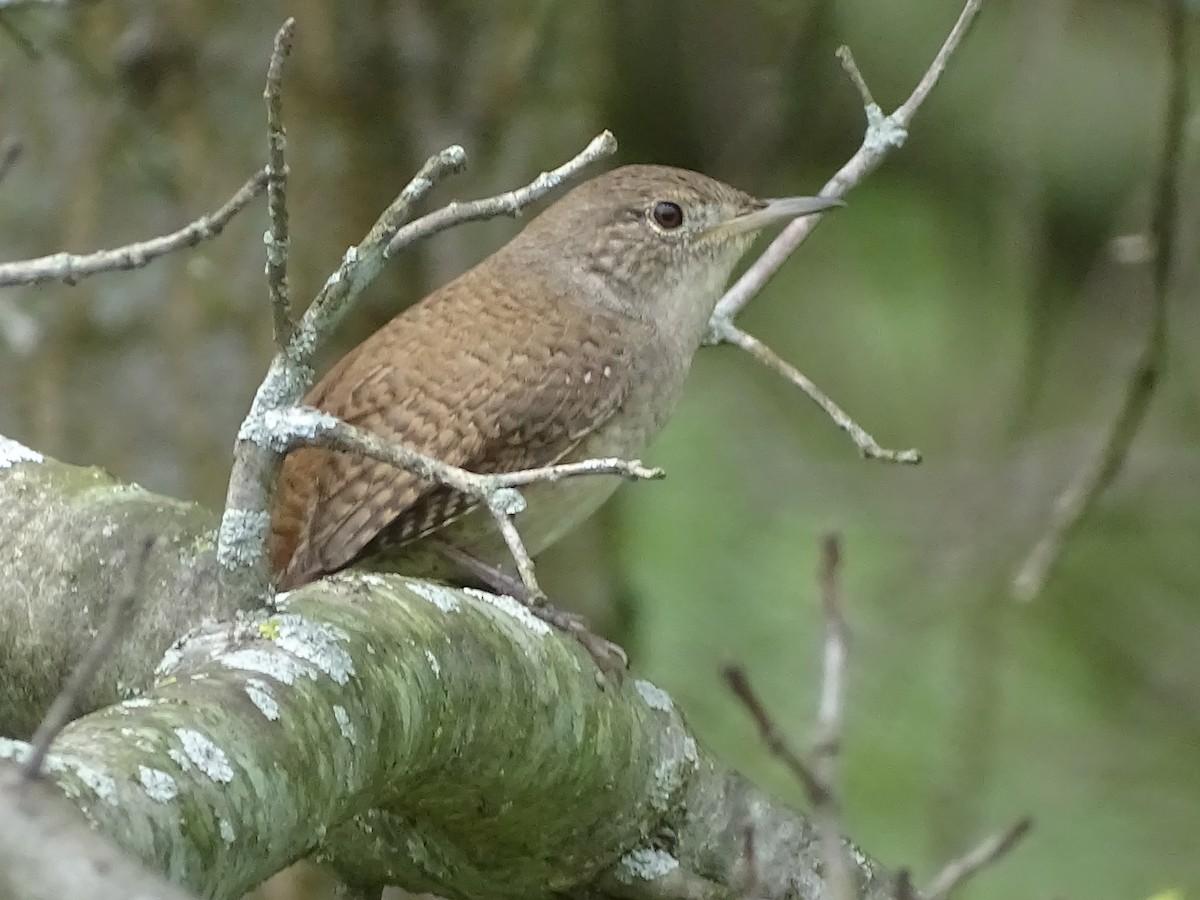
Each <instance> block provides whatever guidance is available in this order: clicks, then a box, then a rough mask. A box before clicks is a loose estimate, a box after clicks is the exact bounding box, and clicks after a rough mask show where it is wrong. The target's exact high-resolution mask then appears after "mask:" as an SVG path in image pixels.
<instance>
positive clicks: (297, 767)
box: [0, 439, 893, 898]
mask: <svg viewBox="0 0 1200 900" xmlns="http://www.w3.org/2000/svg"><path fill="white" fill-rule="evenodd" d="M6 461H7V465H6ZM215 525H216V517H215V516H214V515H212V514H211V513H209V512H207V511H204V510H200V509H198V508H196V507H194V506H191V505H189V504H184V503H180V502H177V501H173V500H168V499H165V498H162V497H156V496H154V495H153V494H150V493H149V492H146V491H144V490H142V489H140V488H136V487H131V486H128V485H123V484H120V483H118V482H116V481H114V480H113V479H111V478H110V477H108V476H106V475H104V474H102V473H99V472H97V471H95V470H89V469H79V468H75V467H71V466H66V465H63V464H61V463H57V462H54V461H52V460H46V459H41V458H39V457H37V456H36V454H32V453H30V452H29V451H25V450H24V448H20V447H19V445H15V444H12V442H7V443H6V442H4V441H3V439H0V582H2V583H3V584H4V585H5V587H6V589H5V590H4V591H3V592H0V618H2V620H3V621H4V622H6V623H12V624H11V625H10V627H8V628H6V629H4V630H3V631H2V632H0V660H3V663H2V664H0V729H3V731H4V732H5V733H8V734H13V735H24V734H27V733H29V732H30V731H31V730H32V727H33V725H34V724H35V723H36V722H37V720H38V718H39V716H40V714H41V712H42V711H43V710H44V709H45V708H46V707H47V706H48V705H49V702H50V700H51V698H52V697H53V695H54V693H55V692H56V691H57V689H58V687H59V685H60V684H61V683H62V681H63V680H64V679H65V677H66V675H67V674H68V672H69V670H70V668H71V666H72V664H73V662H74V660H76V659H78V658H79V657H80V656H81V655H82V652H83V650H84V649H85V648H86V646H87V644H88V643H89V641H90V639H91V635H92V634H93V633H94V632H95V631H96V630H97V629H98V627H99V625H100V623H102V622H103V617H104V615H105V612H106V606H107V598H109V597H116V596H119V595H120V592H121V590H122V588H123V586H124V585H125V584H126V583H127V580H126V579H127V574H128V573H127V572H125V571H124V570H123V565H122V563H121V561H122V560H123V559H126V558H130V559H132V558H134V557H133V554H134V553H135V552H137V551H138V549H139V548H140V547H141V546H142V543H143V542H144V539H145V537H146V536H147V535H148V534H150V535H157V536H159V537H161V538H162V540H160V542H159V544H158V546H157V547H156V549H155V550H154V551H153V552H152V554H151V557H150V559H149V562H148V564H147V569H146V572H145V574H144V584H145V585H146V590H145V596H144V597H143V598H142V600H141V610H140V615H139V617H138V620H137V623H136V625H135V626H134V628H133V629H132V631H131V634H130V636H129V639H127V640H126V641H125V642H124V643H123V645H122V646H121V647H120V648H118V650H117V651H116V652H115V653H114V654H113V656H112V659H111V660H110V661H109V662H108V663H107V664H106V666H105V668H104V670H103V671H102V673H101V676H100V677H99V678H98V679H97V684H96V685H95V687H94V688H93V690H92V691H91V692H90V694H89V695H88V696H87V697H86V698H85V702H84V704H83V705H84V707H85V710H86V711H88V714H87V715H84V716H83V717H81V718H79V719H77V720H75V721H74V722H72V723H71V724H70V725H68V726H67V728H66V729H65V730H64V731H63V732H62V734H61V735H59V737H58V738H57V739H56V740H55V741H54V743H53V744H52V746H51V750H50V756H49V758H48V760H47V767H46V770H47V775H48V776H49V777H50V778H51V779H52V780H53V782H54V783H55V784H57V785H58V787H59V789H60V790H61V791H62V792H63V793H64V794H65V795H66V796H67V797H68V798H69V799H70V800H71V801H73V802H74V803H75V804H76V805H77V806H78V807H79V809H80V810H81V811H82V812H83V813H84V815H85V816H86V817H87V818H88V819H89V820H90V821H91V823H92V824H93V825H94V826H95V827H96V828H97V829H98V830H99V831H100V832H101V833H102V834H104V835H107V836H108V837H109V838H110V839H112V840H113V841H115V842H116V843H118V844H119V845H120V846H122V847H123V848H125V849H126V850H127V851H129V852H130V853H132V854H133V855H135V856H137V857H140V858H141V859H142V860H143V861H144V862H145V864H146V865H147V867H148V868H149V869H150V870H151V871H154V872H158V873H161V874H163V875H164V876H166V877H167V879H168V880H170V881H172V882H174V883H176V884H179V885H182V886H184V887H186V888H188V889H190V890H193V891H195V892H196V894H198V895H199V896H202V897H214V898H218V897H219V898H234V897H238V896H240V894H241V893H242V892H244V891H245V890H247V889H249V888H251V887H253V886H254V885H256V884H258V883H259V882H260V881H262V880H263V879H264V878H266V877H268V876H269V875H271V874H273V873H274V872H276V871H278V870H279V869H281V868H283V867H284V866H285V865H287V864H289V863H291V862H293V861H295V860H297V859H299V858H302V857H304V856H308V855H313V854H315V855H316V856H317V857H318V858H319V859H322V860H324V861H325V862H327V863H329V864H330V865H332V866H333V867H334V868H335V869H336V870H337V871H338V873H339V874H340V875H341V877H342V878H343V879H344V880H346V881H348V882H350V883H357V884H364V885H369V884H382V883H394V884H399V885H401V886H403V887H405V888H407V889H409V890H414V891H432V892H436V893H438V894H441V895H443V896H447V897H454V898H459V897H461V898H475V897H480V898H482V897H489V898H494V897H548V896H550V895H551V894H555V893H558V894H562V893H573V894H580V893H583V892H585V891H589V892H597V891H598V892H599V893H601V894H603V895H609V896H627V897H639V896H651V895H653V896H657V897H663V896H671V897H676V896H678V897H683V896H686V897H720V896H734V895H740V894H744V893H747V892H752V893H753V895H754V896H759V897H768V898H774V897H778V898H783V897H796V898H815V897H819V896H821V895H822V888H823V882H822V877H821V870H822V865H821V860H820V854H819V840H818V835H817V833H816V830H815V829H814V828H813V826H812V825H811V824H810V823H809V822H808V821H807V819H805V818H804V817H803V816H802V815H800V814H799V813H797V812H794V811H792V810H790V809H788V808H786V807H784V806H782V805H781V804H778V803H776V802H774V801H773V800H771V799H770V798H769V797H767V796H765V795H764V794H762V793H761V792H760V791H758V790H757V789H756V788H754V787H753V786H752V785H750V784H749V783H748V782H746V781H745V780H744V779H742V778H741V777H739V776H738V775H736V774H735V773H732V772H730V771H728V770H726V769H725V768H724V767H722V766H721V765H720V764H719V763H717V762H716V761H715V760H713V759H712V758H711V757H709V756H708V755H707V754H706V753H705V752H704V751H703V750H702V749H701V748H699V747H697V745H696V742H695V740H694V739H693V738H692V736H691V734H690V733H689V731H688V729H687V727H686V725H685V724H684V723H683V721H682V719H681V717H680V715H679V713H678V711H677V710H676V709H675V708H674V706H673V704H672V703H671V701H670V698H669V697H667V695H666V694H665V693H664V692H662V691H661V690H659V689H658V688H656V687H654V686H653V685H651V684H649V683H648V682H645V681H641V680H638V679H636V678H633V677H632V676H630V677H627V678H626V679H625V680H624V682H623V683H621V684H619V685H615V684H611V683H609V684H606V685H604V686H601V685H600V684H599V683H598V682H597V678H596V669H595V667H594V665H593V664H592V663H591V661H590V659H589V658H588V657H587V656H586V654H585V653H584V652H583V651H582V650H581V648H580V647H579V646H577V645H576V644H575V642H573V641H571V640H570V639H567V638H563V637H562V636H560V635H559V634H558V633H556V632H553V631H551V630H550V629H548V628H547V627H546V626H545V625H544V624H543V623H541V622H540V621H539V620H537V619H535V618H533V617H532V616H531V615H529V613H528V612H526V611H525V610H524V609H523V608H521V607H520V606H518V605H517V604H516V603H514V602H513V601H511V600H508V599H507V598H494V597H491V596H490V595H486V594H483V593H480V592H473V591H460V590H453V589H450V588H446V587H442V586H439V585H433V584H430V583H426V582H420V581H414V580H411V579H407V578H403V577H401V576H380V575H376V574H355V573H347V574H343V575H340V576H337V577H334V578H329V579H326V580H324V581H321V582H319V583H317V584H314V585H310V586H307V587H305V588H303V589H301V590H298V591H294V592H292V593H290V594H287V595H284V596H282V597H281V598H278V602H277V607H276V608H275V609H272V610H264V609H257V608H256V607H257V605H258V604H257V603H256V602H255V601H254V598H244V602H240V601H238V600H236V599H235V600H232V601H230V600H228V599H226V600H223V599H222V598H221V597H220V596H219V592H218V591H217V578H216V569H215V567H216V565H217V564H216V560H215V555H214V553H213V529H214V527H215ZM189 629H190V631H189ZM185 632H188V633H187V635H186V637H185V638H184V639H183V640H181V641H179V642H177V643H174V644H173V641H174V640H175V638H176V637H178V636H179V635H182V634H184V633H185ZM168 647H169V649H168V650H167V652H166V656H165V658H164V659H163V661H162V664H161V665H160V666H159V669H158V672H157V675H156V676H154V675H152V670H153V668H154V664H155V662H156V661H157V660H158V659H159V657H160V656H161V655H162V652H163V650H164V649H166V648H168ZM135 693H136V694H137V696H133V694H135ZM25 751H26V746H25V745H24V744H21V743H20V742H17V741H3V740H0V756H9V757H14V758H18V759H19V758H21V757H22V756H23V754H24V753H25ZM748 834H751V835H753V840H751V841H748V840H747V835H748ZM748 846H752V847H753V853H752V854H748V853H747V847H748ZM847 847H848V850H849V852H850V858H851V860H852V863H853V867H854V869H855V871H856V874H857V878H858V881H859V885H860V888H861V894H860V896H863V897H866V898H883V897H888V896H891V888H892V883H893V879H892V877H891V875H890V874H889V873H887V872H886V871H885V870H884V869H883V868H882V867H881V866H880V865H879V864H878V863H876V862H874V861H872V860H871V859H869V858H868V857H867V856H866V855H865V854H863V853H861V852H860V851H858V850H857V848H854V847H853V846H851V845H849V843H848V842H847ZM2 874H3V873H0V876H2ZM0 883H3V881H2V878H0ZM14 896H16V897H21V896H31V897H32V896H37V895H35V894H29V895H22V894H20V893H16V894H14Z"/></svg>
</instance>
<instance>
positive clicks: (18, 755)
mask: <svg viewBox="0 0 1200 900" xmlns="http://www.w3.org/2000/svg"><path fill="white" fill-rule="evenodd" d="M28 756H29V745H28V744H27V743H25V742H24V741H14V740H13V739H12V738H6V737H0V759H11V760H13V761H14V762H24V761H25V760H26V758H27V757H28Z"/></svg>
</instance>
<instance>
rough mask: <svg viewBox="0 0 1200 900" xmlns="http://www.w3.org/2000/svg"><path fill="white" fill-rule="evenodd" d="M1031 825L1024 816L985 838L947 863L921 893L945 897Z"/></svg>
mask: <svg viewBox="0 0 1200 900" xmlns="http://www.w3.org/2000/svg"><path fill="white" fill-rule="evenodd" d="M1032 827H1033V819H1031V818H1029V817H1028V816H1026V817H1025V818H1023V819H1021V820H1020V821H1019V822H1017V823H1016V824H1014V825H1013V826H1012V827H1011V828H1009V829H1008V830H1007V831H1004V832H1001V833H1000V834H994V835H992V836H991V837H988V838H985V839H984V840H983V841H981V842H980V843H979V845H978V846H976V847H975V848H974V849H973V850H970V851H968V852H967V853H964V854H963V855H962V856H960V857H958V859H954V860H951V861H950V862H949V863H947V865H946V866H945V868H943V869H942V871H941V872H939V873H938V874H937V876H936V877H935V878H934V879H933V881H931V882H930V883H929V886H928V887H926V888H925V890H924V891H923V892H922V894H921V896H922V897H924V898H925V900H946V898H947V897H949V896H950V894H951V893H952V892H953V891H955V890H957V889H958V888H959V887H961V886H962V884H963V883H964V882H965V881H966V880H967V879H968V878H970V877H971V876H973V875H974V874H975V873H976V872H978V871H979V870H980V869H982V868H984V867H985V866H989V865H991V864H992V863H994V862H996V860H998V859H1000V858H1001V857H1002V856H1004V855H1005V854H1006V853H1008V852H1009V851H1010V850H1012V849H1013V847H1015V846H1016V845H1017V844H1018V843H1020V841H1021V839H1022V838H1023V837H1025V835H1026V834H1028V833H1029V829H1031V828H1032Z"/></svg>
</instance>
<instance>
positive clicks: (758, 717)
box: [721, 665, 825, 807]
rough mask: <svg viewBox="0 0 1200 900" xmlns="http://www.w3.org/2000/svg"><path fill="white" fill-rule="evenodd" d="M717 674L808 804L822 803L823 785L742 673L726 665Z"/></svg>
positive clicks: (741, 670)
mask: <svg viewBox="0 0 1200 900" xmlns="http://www.w3.org/2000/svg"><path fill="white" fill-rule="evenodd" d="M721 675H722V677H724V679H725V683H726V684H727V685H728V686H729V690H730V691H732V692H733V695H734V696H735V697H736V698H737V699H738V700H739V701H740V702H741V704H742V706H744V707H746V711H747V712H749V713H750V717H751V718H752V719H754V724H755V725H757V726H758V736H759V738H761V739H762V742H763V743H764V744H765V745H766V747H767V749H768V750H770V751H771V753H773V754H774V755H775V756H777V757H779V759H780V760H781V761H782V762H783V764H784V765H785V766H787V767H788V769H789V770H790V771H791V773H792V775H794V776H795V778H796V780H797V781H799V782H800V784H801V785H802V786H803V788H804V793H805V794H806V795H807V796H808V800H809V802H810V803H811V804H812V805H813V806H814V807H816V806H819V805H822V804H823V803H824V802H825V786H824V785H823V784H821V780H820V779H819V778H817V776H816V773H815V772H813V770H812V769H810V768H809V766H808V763H807V762H805V761H804V758H803V757H802V756H801V755H800V754H799V753H797V752H796V750H795V749H794V748H793V747H792V745H791V743H790V742H789V741H788V739H787V737H786V736H785V735H784V733H783V730H782V729H781V728H780V727H779V724H778V723H777V722H776V721H775V718H774V717H773V716H772V715H771V714H770V713H769V712H767V708H766V706H764V705H763V702H762V700H760V699H759V697H758V694H756V693H755V691H754V688H752V687H751V686H750V677H749V676H748V675H747V674H746V670H745V669H744V668H742V667H741V666H739V665H728V666H726V667H725V668H724V669H722V670H721Z"/></svg>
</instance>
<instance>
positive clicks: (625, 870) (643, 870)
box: [616, 847, 679, 884]
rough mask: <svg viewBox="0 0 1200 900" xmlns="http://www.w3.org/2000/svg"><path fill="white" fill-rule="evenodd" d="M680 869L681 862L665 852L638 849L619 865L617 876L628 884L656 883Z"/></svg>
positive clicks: (650, 848) (653, 849)
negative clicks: (637, 882)
mask: <svg viewBox="0 0 1200 900" xmlns="http://www.w3.org/2000/svg"><path fill="white" fill-rule="evenodd" d="M678 868H679V860H677V859H676V858H675V857H674V856H672V855H671V854H670V853H667V851H665V850H659V849H657V848H656V847H638V848H637V849H636V850H630V851H629V852H628V853H626V854H625V855H624V856H622V857H621V861H620V862H618V863H617V869H616V876H617V878H618V879H619V880H620V881H623V882H625V883H626V884H632V883H633V882H635V881H654V880H655V879H658V878H662V877H664V876H666V875H670V874H671V873H672V872H674V871H675V870H676V869H678Z"/></svg>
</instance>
